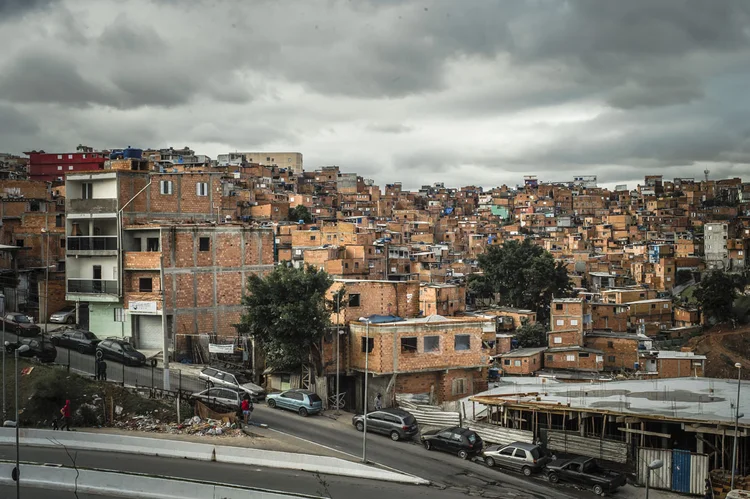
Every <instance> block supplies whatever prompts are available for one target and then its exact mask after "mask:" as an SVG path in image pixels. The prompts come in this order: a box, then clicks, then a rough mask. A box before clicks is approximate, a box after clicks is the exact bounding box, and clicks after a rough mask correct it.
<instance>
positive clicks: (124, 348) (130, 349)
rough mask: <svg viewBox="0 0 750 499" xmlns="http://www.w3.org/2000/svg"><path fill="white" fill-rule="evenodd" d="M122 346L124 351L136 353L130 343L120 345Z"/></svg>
mask: <svg viewBox="0 0 750 499" xmlns="http://www.w3.org/2000/svg"><path fill="white" fill-rule="evenodd" d="M120 345H121V346H122V349H123V350H124V351H126V352H135V351H136V350H135V348H133V345H131V344H130V343H120Z"/></svg>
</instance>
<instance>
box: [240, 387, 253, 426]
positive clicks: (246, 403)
mask: <svg viewBox="0 0 750 499" xmlns="http://www.w3.org/2000/svg"><path fill="white" fill-rule="evenodd" d="M241 408H242V419H243V420H244V422H245V424H248V423H249V422H250V416H252V414H253V401H252V400H250V396H249V395H247V394H245V397H244V398H243V399H242V405H241Z"/></svg>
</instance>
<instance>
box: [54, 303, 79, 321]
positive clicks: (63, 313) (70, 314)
mask: <svg viewBox="0 0 750 499" xmlns="http://www.w3.org/2000/svg"><path fill="white" fill-rule="evenodd" d="M49 321H50V322H53V323H55V324H75V323H76V308H75V307H65V308H63V309H61V310H58V311H57V312H55V313H54V314H52V315H50V316H49Z"/></svg>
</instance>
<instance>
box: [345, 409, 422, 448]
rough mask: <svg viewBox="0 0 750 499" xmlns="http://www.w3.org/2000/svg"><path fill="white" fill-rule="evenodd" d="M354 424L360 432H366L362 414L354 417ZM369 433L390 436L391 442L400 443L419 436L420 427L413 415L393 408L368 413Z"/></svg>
mask: <svg viewBox="0 0 750 499" xmlns="http://www.w3.org/2000/svg"><path fill="white" fill-rule="evenodd" d="M352 424H353V425H354V427H355V428H356V429H357V430H358V431H365V418H364V416H362V414H357V415H356V416H354V417H353V418H352ZM367 431H371V432H373V433H382V434H384V435H390V437H391V440H393V441H398V440H402V439H409V438H412V437H413V436H414V435H416V434H418V433H419V426H418V425H417V420H416V419H414V416H412V415H411V413H409V412H407V411H405V410H403V409H397V408H395V407H393V408H387V409H381V410H379V411H374V412H370V413H368V414H367Z"/></svg>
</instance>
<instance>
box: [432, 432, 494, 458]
mask: <svg viewBox="0 0 750 499" xmlns="http://www.w3.org/2000/svg"><path fill="white" fill-rule="evenodd" d="M422 444H423V445H424V448H425V449H427V450H432V449H435V450H439V451H443V452H448V453H450V454H456V455H457V456H458V457H460V458H461V459H468V458H469V457H471V456H476V455H478V454H480V453H481V452H482V447H483V445H484V442H482V437H480V436H479V435H477V433H476V432H475V431H472V430H469V429H468V428H461V427H459V426H451V427H450V428H443V429H442V430H432V431H427V432H425V433H423V434H422Z"/></svg>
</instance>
